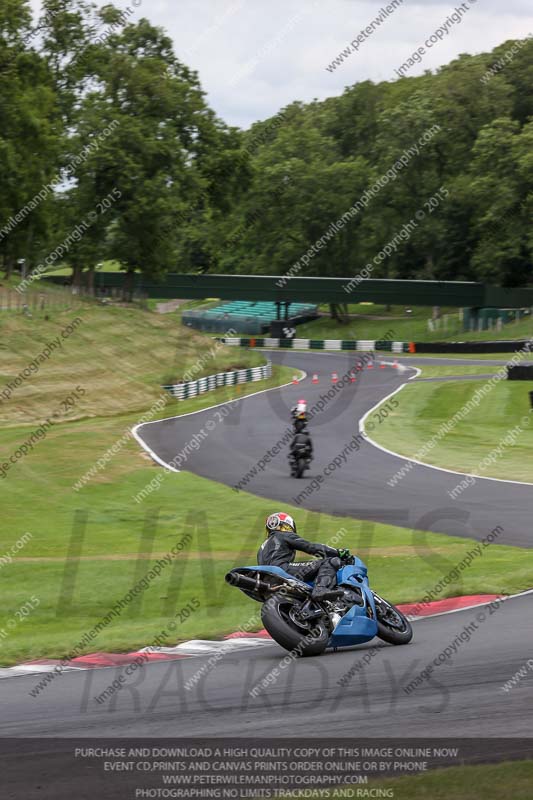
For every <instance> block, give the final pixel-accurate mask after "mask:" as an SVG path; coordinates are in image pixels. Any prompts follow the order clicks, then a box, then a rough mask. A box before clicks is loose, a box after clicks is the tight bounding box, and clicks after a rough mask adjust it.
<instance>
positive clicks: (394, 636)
mask: <svg viewBox="0 0 533 800" xmlns="http://www.w3.org/2000/svg"><path fill="white" fill-rule="evenodd" d="M372 594H373V595H374V601H375V603H376V622H377V624H378V634H377V635H378V637H379V638H380V639H382V640H383V641H384V642H388V643H389V644H409V642H410V641H411V639H412V638H413V628H412V627H411V623H410V622H409V620H408V619H407V617H406V616H404V614H402V612H401V611H400V610H399V609H398V608H396V606H393V605H392V603H389V601H388V600H384V599H383V598H382V597H380V596H379V595H377V594H376V593H375V592H372Z"/></svg>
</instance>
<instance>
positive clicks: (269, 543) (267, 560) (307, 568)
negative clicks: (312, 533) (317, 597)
mask: <svg viewBox="0 0 533 800" xmlns="http://www.w3.org/2000/svg"><path fill="white" fill-rule="evenodd" d="M297 550H301V551H302V552H304V553H309V555H313V556H314V555H319V556H323V558H317V559H316V560H314V561H304V562H300V563H295V562H294V561H293V558H294V557H295V555H296V551H297ZM338 556H339V554H338V551H337V550H336V549H335V548H334V547H329V546H328V545H327V544H318V543H315V542H308V541H307V539H302V537H301V536H298V535H297V534H296V533H290V532H288V533H285V532H280V531H274V532H273V533H271V534H270V535H269V537H268V538H267V539H265V541H264V542H263V544H262V545H261V547H260V548H259V550H258V551H257V563H258V564H259V565H260V566H266V565H268V566H271V567H281V568H282V569H284V570H285V572H288V573H289V574H290V575H294V577H295V578H298V579H299V580H301V581H314V582H315V585H316V586H321V587H324V588H327V589H332V588H334V587H335V586H336V583H337V570H338V569H339V568H340V567H341V563H342V562H341V560H340V558H339V557H338Z"/></svg>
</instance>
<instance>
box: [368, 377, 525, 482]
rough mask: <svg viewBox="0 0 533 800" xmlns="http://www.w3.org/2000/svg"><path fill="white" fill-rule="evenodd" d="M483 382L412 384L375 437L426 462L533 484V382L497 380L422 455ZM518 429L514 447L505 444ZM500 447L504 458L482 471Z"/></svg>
mask: <svg viewBox="0 0 533 800" xmlns="http://www.w3.org/2000/svg"><path fill="white" fill-rule="evenodd" d="M413 383H414V381H413ZM484 383H485V381H483V380H478V381H475V380H472V381H469V380H465V381H458V382H450V383H421V382H419V383H418V384H417V385H416V386H414V385H413V384H409V385H407V386H405V387H404V388H403V389H402V390H401V391H400V392H399V393H398V394H397V395H396V398H397V400H398V403H399V405H398V407H397V408H396V409H391V410H390V411H389V415H388V417H387V418H386V419H384V420H383V422H381V424H377V425H376V426H375V428H374V429H373V431H372V438H374V439H375V440H376V441H378V442H379V443H381V444H383V445H384V446H385V447H387V448H389V449H390V450H393V451H395V452H397V453H401V454H402V455H405V456H406V457H408V458H417V459H418V460H421V461H424V462H425V463H428V464H434V465H436V466H440V467H446V468H448V469H454V470H457V471H459V472H467V473H473V474H475V475H483V476H490V477H494V478H506V479H511V480H518V481H527V482H533V461H532V459H531V452H532V448H533V424H532V423H533V414H530V405H529V397H528V391H530V390H533V382H531V381H525V382H523V381H511V382H509V381H499V382H498V383H497V384H496V385H495V386H493V387H492V389H491V390H490V392H488V394H487V395H485V396H484V397H481V399H480V402H479V405H477V406H476V407H474V408H473V409H472V410H470V411H469V413H467V414H466V416H465V417H464V419H462V420H459V421H458V422H457V423H456V424H455V426H454V427H453V429H452V430H451V431H450V432H449V433H446V434H445V435H444V436H442V438H440V439H439V441H438V442H437V444H436V446H435V447H433V448H432V449H430V450H429V452H428V453H427V454H425V453H424V454H423V456H421V455H420V452H419V451H420V450H421V448H422V447H423V446H424V445H426V444H427V442H429V441H430V440H431V439H432V437H433V436H435V435H436V432H437V431H438V429H439V426H440V425H441V424H444V423H447V422H449V421H450V420H451V418H452V417H453V415H454V414H455V412H456V411H458V410H459V409H461V408H462V407H463V406H464V405H465V404H466V403H467V402H468V401H469V400H470V399H471V398H472V397H473V396H474V394H475V392H476V390H478V389H479V388H480V387H481V386H483V385H484ZM385 405H386V404H385ZM377 414H379V411H376V415H377ZM376 418H377V417H376ZM516 426H520V427H521V428H522V429H523V432H518V433H517V436H516V437H515V438H514V443H513V444H511V445H510V446H507V445H502V441H503V440H504V439H505V437H506V436H507V435H508V434H509V433H510V431H511V430H512V429H514V428H516ZM498 446H502V454H501V455H499V454H498V455H497V457H496V456H495V459H496V460H495V461H494V463H491V464H486V465H484V466H483V467H482V466H481V462H482V461H483V459H485V458H486V457H488V456H489V454H490V453H491V452H492V451H493V449H494V448H497V447H498Z"/></svg>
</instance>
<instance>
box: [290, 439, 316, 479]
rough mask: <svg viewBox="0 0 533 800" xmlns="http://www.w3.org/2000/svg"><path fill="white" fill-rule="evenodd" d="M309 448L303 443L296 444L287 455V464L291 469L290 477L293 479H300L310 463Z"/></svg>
mask: <svg viewBox="0 0 533 800" xmlns="http://www.w3.org/2000/svg"><path fill="white" fill-rule="evenodd" d="M312 458H313V456H312V454H311V448H310V446H309V445H308V444H306V443H305V442H301V443H300V442H296V443H295V444H294V445H293V446H292V448H291V453H290V455H289V464H290V467H291V476H292V477H293V478H302V477H303V474H304V472H305V470H306V469H309V466H310V464H311V461H312Z"/></svg>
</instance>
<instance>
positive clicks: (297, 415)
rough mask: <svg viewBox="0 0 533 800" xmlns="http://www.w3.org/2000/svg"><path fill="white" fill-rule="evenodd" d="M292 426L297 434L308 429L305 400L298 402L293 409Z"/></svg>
mask: <svg viewBox="0 0 533 800" xmlns="http://www.w3.org/2000/svg"><path fill="white" fill-rule="evenodd" d="M291 417H292V424H293V427H294V432H295V433H301V432H302V431H304V430H305V428H306V427H307V403H306V401H305V400H298V402H297V403H296V405H295V406H293V407H292V408H291Z"/></svg>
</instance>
